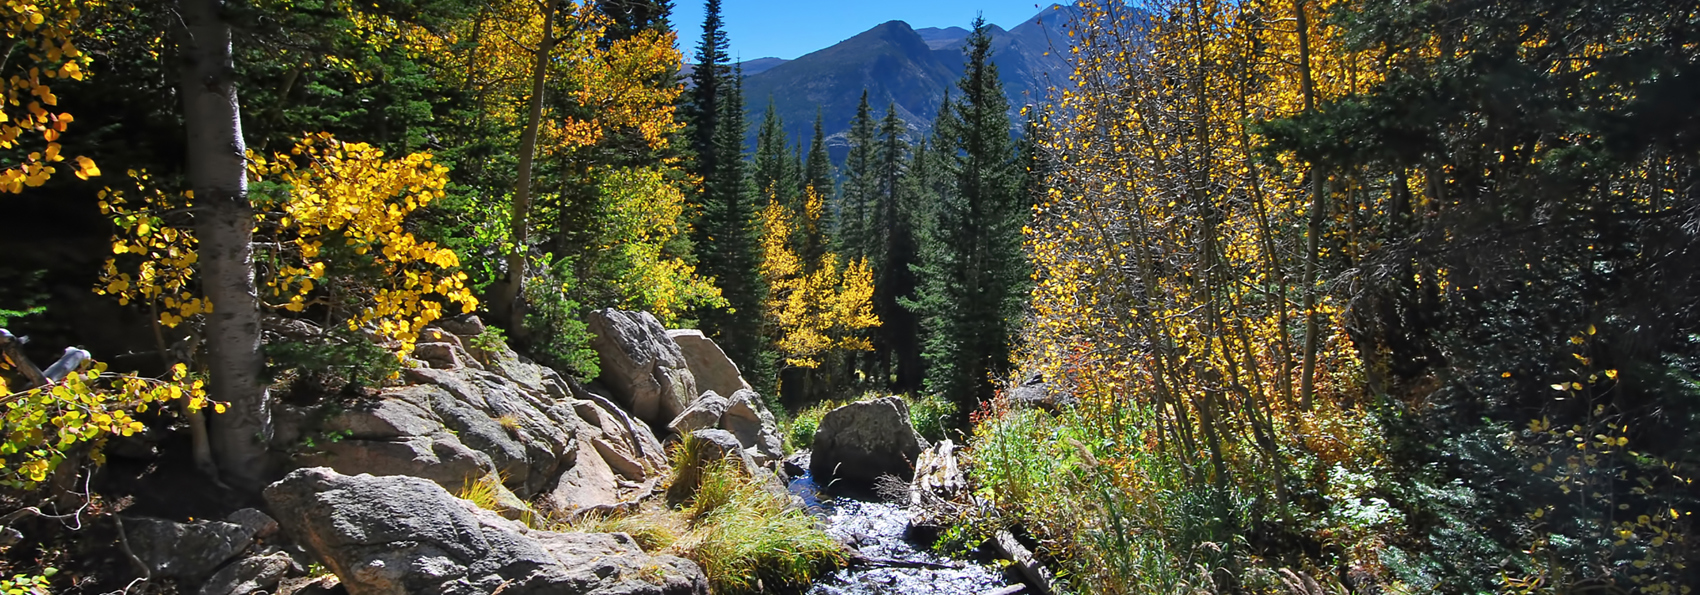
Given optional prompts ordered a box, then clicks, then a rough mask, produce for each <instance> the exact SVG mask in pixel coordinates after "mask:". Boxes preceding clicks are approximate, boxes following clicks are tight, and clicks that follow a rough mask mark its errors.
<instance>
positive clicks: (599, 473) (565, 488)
mask: <svg viewBox="0 0 1700 595" xmlns="http://www.w3.org/2000/svg"><path fill="white" fill-rule="evenodd" d="M543 501H544V503H545V504H547V505H548V506H549V508H550V509H553V510H558V511H563V512H569V513H570V512H577V511H579V510H583V509H586V508H594V507H597V506H608V505H612V504H616V503H618V502H619V501H620V485H619V480H618V479H616V478H615V477H614V470H613V468H611V467H609V466H608V462H607V461H606V460H604V459H603V458H602V455H601V454H600V453H598V452H596V449H594V448H581V449H579V451H578V456H577V459H576V460H575V461H574V463H573V466H572V468H571V469H568V470H567V471H566V472H564V473H562V474H561V476H560V478H558V479H557V480H556V481H555V487H554V488H552V489H550V490H549V492H548V493H547V494H544V496H543Z"/></svg>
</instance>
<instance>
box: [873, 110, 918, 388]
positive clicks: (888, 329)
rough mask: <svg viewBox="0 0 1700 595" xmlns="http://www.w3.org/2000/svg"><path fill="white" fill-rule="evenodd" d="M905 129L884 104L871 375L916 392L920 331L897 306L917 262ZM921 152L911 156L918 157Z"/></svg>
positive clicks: (908, 291) (907, 293)
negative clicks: (876, 326) (878, 323)
mask: <svg viewBox="0 0 1700 595" xmlns="http://www.w3.org/2000/svg"><path fill="white" fill-rule="evenodd" d="M906 130H907V127H906V126H904V124H903V121H902V120H899V119H898V118H897V108H896V106H895V104H892V105H888V106H887V107H886V111H885V119H884V120H882V121H881V122H880V128H879V150H878V154H877V159H876V162H877V167H876V169H875V172H874V173H875V176H876V178H877V186H876V192H875V194H874V202H873V204H872V205H871V206H870V208H869V213H868V214H869V219H870V227H869V228H870V230H871V234H870V235H871V236H872V238H873V240H874V241H873V242H871V245H872V247H873V248H872V250H871V253H870V254H869V255H868V260H869V262H870V263H872V266H873V270H874V281H875V283H874V314H875V315H876V316H878V317H879V319H880V321H881V322H882V324H881V326H880V328H879V332H878V333H876V334H875V335H874V349H875V351H874V356H875V364H874V371H875V374H876V375H877V376H878V377H879V379H880V380H881V381H882V382H886V383H888V387H889V388H891V389H892V390H894V391H907V390H915V389H919V388H921V387H920V378H921V377H920V375H919V371H920V363H919V362H920V349H919V346H920V339H919V328H918V327H917V326H916V321H915V316H914V315H913V314H912V313H911V312H909V310H908V309H906V308H904V307H903V306H902V305H901V304H899V303H898V300H899V298H912V297H913V295H914V292H915V274H914V272H913V271H912V270H910V267H911V266H912V265H914V264H915V262H916V260H915V259H916V249H917V247H916V240H915V230H914V227H913V225H912V222H911V220H910V216H909V214H910V212H911V211H913V210H914V208H915V207H914V205H913V198H914V195H915V193H914V192H913V191H912V188H910V187H909V184H908V182H909V180H908V178H909V176H908V174H909V173H910V172H911V171H912V170H913V168H912V167H910V166H909V164H908V162H907V159H906V153H909V144H908V143H907V142H905V141H904V140H903V134H904V132H905V131H906ZM923 153H924V149H922V150H917V151H915V152H914V154H915V156H916V158H917V159H918V158H920V157H921V155H922V154H923Z"/></svg>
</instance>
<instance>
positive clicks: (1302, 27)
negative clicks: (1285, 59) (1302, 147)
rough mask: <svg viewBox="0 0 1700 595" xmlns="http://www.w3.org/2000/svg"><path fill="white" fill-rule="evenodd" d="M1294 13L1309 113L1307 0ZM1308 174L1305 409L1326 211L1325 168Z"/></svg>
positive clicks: (1312, 383)
mask: <svg viewBox="0 0 1700 595" xmlns="http://www.w3.org/2000/svg"><path fill="white" fill-rule="evenodd" d="M1293 12H1294V13H1295V15H1296V16H1297V17H1298V21H1299V22H1298V31H1299V88H1300V90H1301V91H1302V92H1303V94H1304V102H1305V112H1306V113H1309V112H1311V111H1313V110H1315V109H1316V83H1315V82H1314V80H1313V79H1312V78H1311V72H1310V19H1309V17H1308V16H1307V15H1306V14H1305V3H1304V0H1295V1H1294V2H1293ZM1307 175H1308V176H1309V177H1310V217H1309V223H1308V224H1307V225H1306V227H1305V270H1304V284H1305V292H1304V311H1305V344H1304V361H1303V362H1302V363H1301V364H1300V366H1299V374H1300V376H1299V408H1300V409H1303V410H1305V411H1309V410H1310V407H1311V402H1312V401H1313V399H1314V398H1315V397H1316V351H1317V349H1318V348H1319V347H1320V345H1321V342H1320V341H1319V339H1320V338H1321V337H1320V336H1319V335H1320V334H1321V331H1322V329H1321V326H1322V325H1321V321H1319V320H1317V317H1316V299H1317V296H1316V275H1317V270H1316V269H1317V266H1318V264H1317V260H1318V259H1319V258H1320V255H1319V253H1320V248H1321V240H1322V222H1323V221H1322V219H1323V216H1324V215H1325V214H1326V207H1325V206H1324V204H1323V200H1324V199H1325V198H1326V197H1325V195H1323V193H1322V181H1323V180H1322V175H1323V173H1322V168H1320V167H1318V165H1317V164H1314V163H1313V164H1311V168H1310V172H1309V173H1308V174H1307Z"/></svg>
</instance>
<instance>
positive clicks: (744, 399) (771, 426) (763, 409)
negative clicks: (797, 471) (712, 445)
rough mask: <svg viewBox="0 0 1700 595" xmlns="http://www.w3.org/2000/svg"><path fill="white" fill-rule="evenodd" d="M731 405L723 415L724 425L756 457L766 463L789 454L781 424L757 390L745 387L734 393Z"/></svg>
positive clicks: (759, 462)
mask: <svg viewBox="0 0 1700 595" xmlns="http://www.w3.org/2000/svg"><path fill="white" fill-rule="evenodd" d="M730 400H731V406H730V407H727V408H726V415H724V416H721V418H720V427H721V428H724V429H725V430H726V431H728V432H731V433H732V435H733V436H737V437H738V443H739V444H742V445H744V449H745V450H746V451H748V452H749V453H750V456H751V457H753V458H754V459H755V460H756V463H758V464H762V465H766V464H767V463H769V462H772V461H777V460H779V458H780V457H783V456H785V451H784V446H783V445H782V443H781V442H780V440H779V424H778V423H776V422H775V421H774V420H773V413H771V412H769V411H768V410H767V403H765V402H763V401H762V398H761V395H758V394H756V391H753V390H749V389H744V390H740V391H738V392H736V393H733V394H732V397H731V399H730Z"/></svg>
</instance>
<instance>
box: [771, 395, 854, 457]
mask: <svg viewBox="0 0 1700 595" xmlns="http://www.w3.org/2000/svg"><path fill="white" fill-rule="evenodd" d="M842 406H844V401H831V400H828V401H821V402H819V403H815V404H813V405H810V406H808V407H807V408H804V409H803V410H801V411H798V412H797V414H796V415H793V416H791V421H790V423H789V424H786V426H785V431H784V432H783V434H784V436H785V450H786V451H787V452H789V451H794V450H798V449H804V448H810V447H813V446H814V445H815V430H818V429H820V419H821V418H822V417H825V416H826V413H827V412H828V411H832V410H833V409H837V408H839V407H842Z"/></svg>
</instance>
